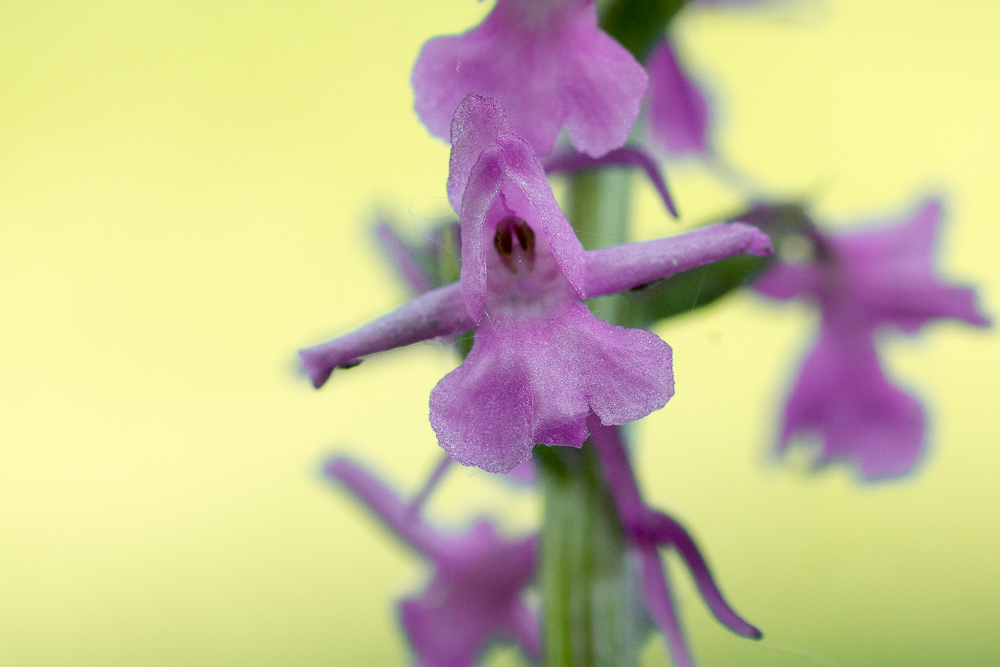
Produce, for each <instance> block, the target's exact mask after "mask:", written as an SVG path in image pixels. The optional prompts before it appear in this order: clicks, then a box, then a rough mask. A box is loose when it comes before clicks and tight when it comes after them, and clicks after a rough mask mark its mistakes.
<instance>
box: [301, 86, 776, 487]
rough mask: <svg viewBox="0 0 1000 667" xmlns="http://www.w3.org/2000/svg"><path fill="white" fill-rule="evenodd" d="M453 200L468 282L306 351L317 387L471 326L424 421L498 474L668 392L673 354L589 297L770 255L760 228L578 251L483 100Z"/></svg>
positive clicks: (452, 447)
mask: <svg viewBox="0 0 1000 667" xmlns="http://www.w3.org/2000/svg"><path fill="white" fill-rule="evenodd" d="M448 194H449V198H450V199H451V202H452V205H453V206H454V208H455V209H456V210H457V211H459V212H460V221H461V237H462V252H461V258H462V266H461V278H460V280H459V281H458V282H457V283H454V284H451V285H448V286H445V287H441V288H438V289H435V290H432V291H430V292H426V293H425V294H422V295H420V296H418V297H417V298H415V299H414V300H413V301H411V302H410V303H408V304H406V305H404V306H402V307H401V308H399V309H398V310H396V311H395V312H393V313H391V314H389V315H387V316H385V317H383V318H381V319H379V320H376V321H375V322H372V323H371V324H369V325H367V326H364V327H362V328H360V329H358V330H356V331H354V332H352V333H349V334H347V335H345V336H342V337H340V338H337V339H335V340H333V341H331V342H329V343H325V344H323V345H319V346H316V347H312V348H308V349H305V350H302V351H301V352H300V356H301V359H302V363H303V366H304V368H305V370H306V372H307V373H308V374H309V376H310V378H311V379H312V381H313V384H314V385H315V386H316V387H320V386H322V385H323V384H324V383H325V382H326V380H327V379H328V378H329V376H330V374H331V373H332V372H333V370H334V369H336V368H344V367H350V366H354V365H357V364H358V363H359V362H360V361H361V359H362V358H363V357H364V356H366V355H368V354H372V353H375V352H380V351H383V350H388V349H391V348H395V347H400V346H403V345H409V344H412V343H416V342H419V341H422V340H428V339H430V338H435V337H440V336H450V335H455V334H459V333H463V332H466V331H472V330H474V331H475V338H474V344H473V348H472V351H471V353H470V354H469V356H468V358H467V359H466V360H465V362H464V363H463V364H462V365H461V366H460V367H459V368H458V369H456V370H455V371H453V372H452V373H450V374H448V375H447V376H446V377H445V378H444V379H442V380H441V382H439V383H438V385H437V387H435V388H434V390H433V391H432V392H431V399H430V419H431V424H432V426H433V427H434V430H435V432H436V433H437V436H438V440H439V442H440V444H441V446H442V447H443V448H444V449H445V451H446V452H447V453H448V454H449V455H450V456H452V457H453V458H454V459H456V460H457V461H459V462H460V463H463V464H465V465H475V466H479V467H480V468H483V469H484V470H487V471H490V472H506V471H508V470H510V469H512V468H513V467H514V466H516V465H518V464H519V463H521V462H522V461H524V460H525V459H527V458H528V457H529V456H530V455H531V449H532V447H533V446H534V445H535V444H536V443H542V444H552V445H569V446H574V447H579V446H581V445H582V444H583V442H584V440H585V439H586V437H587V426H586V418H587V415H588V414H590V413H591V412H594V413H595V414H596V415H597V416H598V417H599V418H600V420H601V422H602V423H604V424H624V423H627V422H630V421H634V420H636V419H639V418H641V417H644V416H646V415H647V414H649V413H651V412H653V411H654V410H658V409H659V408H661V407H663V405H664V404H665V403H666V402H667V401H668V400H669V399H670V397H671V396H672V395H673V374H672V365H671V352H670V347H669V346H668V345H667V344H666V343H664V342H663V341H661V340H660V339H659V338H658V337H656V336H655V335H654V334H652V333H649V332H647V331H643V330H638V329H624V328H622V327H617V326H613V325H611V324H608V323H606V322H604V321H602V320H599V319H598V318H596V317H595V316H594V315H593V314H591V313H590V311H589V310H588V309H587V307H586V305H585V304H584V303H583V302H582V301H581V299H586V298H592V297H597V296H603V295H606V294H612V293H615V292H619V291H622V290H628V289H633V288H635V287H639V286H641V285H645V284H647V283H650V282H653V281H656V280H659V279H661V278H665V277H667V276H670V275H672V274H674V273H677V272H680V271H684V270H686V269H690V268H692V267H695V266H700V265H702V264H706V263H710V262H714V261H717V260H720V259H723V258H725V257H729V256H731V255H736V254H739V253H743V252H749V253H751V254H756V255H768V254H770V253H771V245H770V240H769V239H768V238H767V236H766V235H765V234H763V233H762V232H760V230H758V229H756V228H755V227H752V226H750V225H745V224H742V223H738V222H737V223H729V224H723V225H716V226H712V227H707V228H702V229H699V230H696V231H693V232H690V233H687V234H684V235H680V236H677V237H674V238H665V239H658V240H654V241H645V242H640V243H631V244H624V245H620V246H613V247H609V248H602V249H599V250H591V251H584V249H583V246H582V245H581V244H580V241H579V240H578V239H577V238H576V235H575V234H574V232H573V229H572V228H571V227H570V225H569V223H568V222H567V220H566V218H565V217H564V216H563V214H562V212H561V211H560V210H559V206H558V205H557V204H556V201H555V198H554V197H553V195H552V190H551V188H550V187H549V185H548V182H547V181H546V180H545V174H544V172H543V170H542V167H541V165H540V164H539V161H538V158H537V157H536V156H535V153H534V151H533V150H532V148H531V147H530V146H529V145H528V143H527V142H525V141H524V140H523V139H521V138H520V137H519V136H517V135H516V134H514V133H513V128H512V126H511V123H510V121H509V120H508V119H507V117H506V115H505V113H504V112H503V109H502V107H501V106H500V104H499V103H498V102H497V101H496V100H491V99H487V98H483V97H479V96H475V95H470V96H469V97H467V98H466V100H465V101H464V102H463V103H462V105H461V106H460V107H459V109H458V110H457V111H456V113H455V119H454V122H453V125H452V154H451V170H450V177H449V181H448Z"/></svg>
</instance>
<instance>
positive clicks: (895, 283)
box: [754, 200, 989, 479]
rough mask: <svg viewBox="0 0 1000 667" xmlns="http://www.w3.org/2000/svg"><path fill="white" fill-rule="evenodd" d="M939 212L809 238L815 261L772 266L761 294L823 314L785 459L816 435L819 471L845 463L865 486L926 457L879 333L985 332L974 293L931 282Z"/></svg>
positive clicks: (794, 397) (801, 380) (914, 403)
mask: <svg viewBox="0 0 1000 667" xmlns="http://www.w3.org/2000/svg"><path fill="white" fill-rule="evenodd" d="M941 213H942V207H941V202H940V201H937V200H930V201H927V202H925V203H923V204H922V205H921V206H919V207H918V208H917V209H916V211H915V212H914V213H912V214H911V215H909V216H908V217H907V218H905V219H904V220H903V221H902V222H900V223H899V224H894V225H889V226H882V227H876V228H872V229H866V230H860V231H854V232H848V233H845V234H839V235H836V236H832V235H826V234H821V233H820V232H818V231H816V230H811V234H812V239H811V240H812V245H813V248H814V258H813V259H812V260H811V261H808V262H803V263H790V262H775V264H774V265H773V266H772V267H771V268H770V269H769V270H768V271H767V272H766V273H765V274H764V275H763V276H761V277H760V279H758V280H757V282H756V283H755V285H754V287H755V288H756V289H757V290H758V291H759V292H761V293H763V294H765V295H767V296H769V297H772V298H775V299H790V298H793V297H796V296H804V297H806V298H809V299H811V300H814V301H816V302H817V303H818V304H819V307H820V309H821V311H822V321H821V324H820V331H819V336H818V338H817V341H816V343H815V345H814V347H813V349H812V350H811V351H810V352H809V353H808V354H807V355H806V358H805V361H804V362H803V363H802V367H801V369H800V370H799V376H798V379H797V380H796V381H795V384H794V386H793V388H792V391H791V394H790V395H789V397H788V403H787V404H786V406H785V415H784V425H783V427H782V430H781V437H780V439H779V442H778V449H779V451H783V450H785V449H786V448H787V447H788V445H789V443H790V442H791V441H792V440H793V439H794V438H796V437H798V436H802V435H816V436H818V437H819V438H820V439H821V440H822V444H823V450H822V453H821V454H820V456H819V459H818V461H817V465H825V464H827V463H829V462H831V461H835V460H840V461H846V462H848V463H851V464H853V465H855V466H856V467H857V469H858V471H859V472H860V474H861V475H862V476H863V477H865V478H867V479H879V478H886V477H898V476H900V475H904V474H906V473H907V472H909V471H910V470H912V469H913V467H914V466H915V465H916V463H917V461H918V460H919V459H920V457H921V454H922V453H923V451H924V447H925V440H926V436H925V432H924V410H923V407H922V406H921V404H920V402H919V401H918V400H917V399H916V398H914V397H913V396H911V395H909V394H908V393H906V392H904V391H902V390H901V389H899V388H898V387H896V386H894V385H893V384H892V383H891V382H890V381H889V380H888V379H887V378H886V377H885V375H884V373H883V371H882V367H881V364H880V362H879V357H878V353H877V351H876V346H875V333H876V331H877V330H878V329H879V328H880V327H881V326H883V325H891V326H893V327H895V328H897V329H900V330H901V331H903V332H904V333H915V332H916V331H917V330H918V329H920V327H922V326H923V325H924V324H926V323H928V322H931V321H933V320H936V319H941V318H950V319H956V320H962V321H964V322H968V323H969V324H973V325H976V326H988V325H989V320H988V319H987V318H986V317H985V316H984V315H983V314H982V313H981V312H980V311H979V310H978V308H977V306H976V295H975V292H974V291H973V290H972V289H971V288H968V287H957V286H952V285H946V284H942V283H940V282H939V281H938V279H937V277H936V276H935V273H934V267H933V264H934V245H935V241H936V238H937V232H938V227H939V225H940V221H941Z"/></svg>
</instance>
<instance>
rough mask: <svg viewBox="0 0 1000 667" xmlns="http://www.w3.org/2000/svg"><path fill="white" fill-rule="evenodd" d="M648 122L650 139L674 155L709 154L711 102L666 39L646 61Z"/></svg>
mask: <svg viewBox="0 0 1000 667" xmlns="http://www.w3.org/2000/svg"><path fill="white" fill-rule="evenodd" d="M646 72H647V74H649V92H648V93H647V96H646V97H647V101H646V114H645V122H646V126H647V130H648V133H649V136H650V138H651V139H652V140H653V141H654V142H656V143H657V144H659V145H660V146H661V147H663V148H664V149H665V150H666V151H667V152H668V153H670V154H672V155H690V154H705V153H708V152H709V148H710V147H709V139H708V102H707V101H706V99H705V95H704V94H703V93H702V92H701V90H699V89H698V86H697V84H695V83H694V81H692V80H691V78H690V77H689V76H688V75H687V73H686V72H685V71H684V69H683V68H682V67H681V65H680V63H679V62H678V60H677V54H676V53H675V52H674V47H673V45H672V44H671V43H670V40H669V39H667V38H664V39H662V40H660V43H659V44H658V45H657V46H656V48H654V49H653V51H652V52H651V53H650V54H649V57H648V58H647V59H646Z"/></svg>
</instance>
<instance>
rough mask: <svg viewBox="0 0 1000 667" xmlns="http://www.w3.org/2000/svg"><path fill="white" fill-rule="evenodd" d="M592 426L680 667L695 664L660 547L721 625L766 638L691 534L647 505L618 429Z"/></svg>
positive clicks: (650, 597)
mask: <svg viewBox="0 0 1000 667" xmlns="http://www.w3.org/2000/svg"><path fill="white" fill-rule="evenodd" d="M588 425H589V426H590V431H591V441H592V442H593V443H594V449H595V450H596V451H597V455H598V458H599V459H600V461H601V470H602V472H603V474H604V478H605V481H607V484H608V489H609V490H610V492H611V496H612V498H613V499H614V502H615V506H616V508H617V510H618V514H619V517H620V518H621V521H622V526H623V527H624V529H625V534H626V537H627V538H628V540H629V542H630V543H631V546H632V549H633V550H634V551H635V553H636V555H637V558H638V560H639V563H640V576H641V578H642V589H643V598H644V601H645V603H646V609H647V610H648V612H649V615H650V617H651V618H652V619H653V622H654V623H655V624H656V626H657V627H658V628H659V629H660V631H661V632H663V634H664V636H665V637H666V640H667V646H668V648H669V649H670V654H671V656H672V657H673V660H674V663H675V664H676V665H677V666H678V667H690V665H691V664H692V661H691V655H690V652H689V651H688V648H687V645H686V643H685V641H684V634H683V632H682V631H681V627H680V622H679V621H678V619H677V613H676V611H675V610H674V604H673V600H672V599H671V596H670V588H669V585H668V583H667V579H666V573H665V572H664V569H663V561H662V560H661V557H660V548H661V547H673V548H675V549H676V550H677V553H678V554H679V555H680V557H681V559H682V560H683V561H684V564H685V565H687V567H688V569H689V570H690V571H691V573H692V575H693V576H694V579H695V583H696V584H697V586H698V591H699V592H700V593H701V597H702V599H703V600H704V601H705V604H707V605H708V608H709V609H710V610H711V611H712V614H714V615H715V617H716V619H718V620H719V622H720V623H722V624H723V625H725V626H726V627H727V628H729V629H730V630H732V631H733V632H735V633H736V634H739V635H742V636H744V637H749V638H751V639H760V638H761V637H762V636H763V635H762V633H761V631H760V630H758V629H757V628H755V627H754V626H752V625H750V624H749V623H747V622H746V621H744V620H743V619H742V618H741V617H740V616H739V614H737V613H736V612H735V611H733V609H732V607H730V606H729V604H728V603H727V602H726V600H725V598H723V597H722V593H721V592H720V591H719V588H718V586H717V585H716V584H715V581H714V579H713V578H712V573H711V571H710V570H709V569H708V564H707V563H706V562H705V559H704V557H703V556H702V555H701V552H700V551H699V550H698V546H697V545H696V544H695V543H694V540H693V539H692V538H691V536H690V534H688V532H687V531H686V530H685V529H684V527H683V526H681V525H680V524H679V523H677V521H675V520H674V519H672V518H670V517H669V516H667V515H666V514H664V513H662V512H658V511H656V510H653V509H651V508H650V507H648V506H647V505H646V504H645V503H644V502H643V501H642V497H641V495H640V493H639V486H638V485H637V484H636V481H635V475H634V474H633V472H632V466H631V464H630V463H629V459H628V452H627V451H626V449H625V443H624V442H623V440H622V437H621V433H620V432H619V429H618V428H617V427H614V426H605V425H603V424H601V423H600V421H599V420H597V419H594V418H593V417H591V419H590V420H589V422H588Z"/></svg>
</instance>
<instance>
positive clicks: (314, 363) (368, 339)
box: [299, 283, 475, 388]
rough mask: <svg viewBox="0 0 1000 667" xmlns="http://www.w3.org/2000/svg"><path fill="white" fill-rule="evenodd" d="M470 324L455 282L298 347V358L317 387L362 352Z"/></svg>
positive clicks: (467, 327)
mask: <svg viewBox="0 0 1000 667" xmlns="http://www.w3.org/2000/svg"><path fill="white" fill-rule="evenodd" d="M474 327H475V323H474V322H473V321H472V320H471V319H470V318H469V312H468V310H467V308H466V306H465V302H464V301H463V300H462V294H461V290H460V287H459V285H458V284H457V283H456V284H453V285H448V286H446V287H440V288H438V289H436V290H433V291H431V292H427V293H425V294H421V295H420V296H418V297H417V298H415V299H414V300H413V301H410V302H409V303H407V304H405V305H403V306H401V307H400V308H398V309H396V310H394V311H393V312H391V313H389V314H388V315H386V316H385V317H382V318H379V319H377V320H375V321H374V322H371V323H370V324H366V325H365V326H363V327H361V328H360V329H356V330H354V331H352V332H351V333H349V334H346V335H344V336H341V337H340V338H336V339H334V340H332V341H330V342H328V343H323V344H322V345H317V346H315V347H310V348H306V349H304V350H300V351H299V357H300V358H301V359H302V366H303V368H304V369H305V371H306V372H307V373H308V374H309V377H310V378H311V379H312V382H313V385H314V386H315V387H317V388H319V387H322V386H323V384H324V383H325V382H326V381H327V379H329V377H330V374H331V373H332V372H333V370H334V369H335V368H349V367H351V366H356V365H357V364H359V363H361V358H362V357H364V356H365V355H368V354H373V353H375V352H384V351H385V350H391V349H393V348H396V347H402V346H403V345H410V344H412V343H417V342H420V341H422V340H428V339H430V338H436V337H438V336H451V335H454V334H459V333H464V332H466V331H471V330H472V329H473V328H474Z"/></svg>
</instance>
